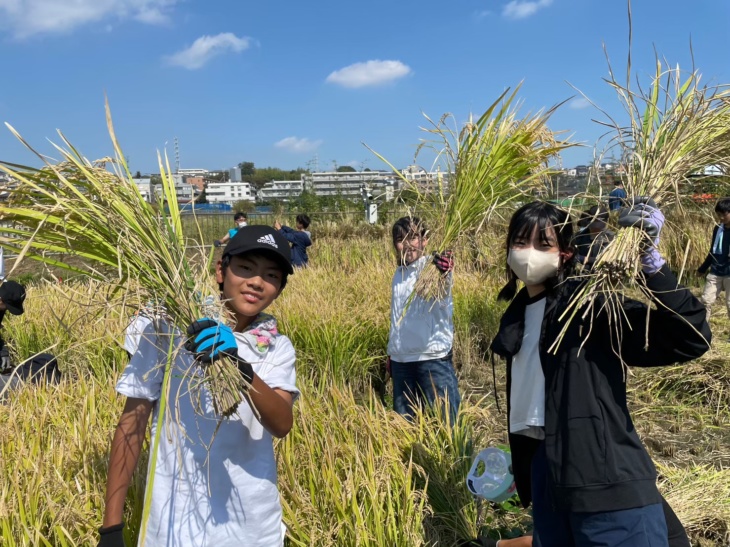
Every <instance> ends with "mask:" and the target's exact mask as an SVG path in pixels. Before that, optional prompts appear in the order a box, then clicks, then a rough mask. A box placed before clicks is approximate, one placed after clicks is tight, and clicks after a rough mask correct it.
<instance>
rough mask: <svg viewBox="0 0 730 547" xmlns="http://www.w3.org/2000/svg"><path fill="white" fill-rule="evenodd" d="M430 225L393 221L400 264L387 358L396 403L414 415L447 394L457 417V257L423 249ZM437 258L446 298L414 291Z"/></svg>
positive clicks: (397, 408) (452, 414)
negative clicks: (454, 294)
mask: <svg viewBox="0 0 730 547" xmlns="http://www.w3.org/2000/svg"><path fill="white" fill-rule="evenodd" d="M427 243H428V238H427V231H426V226H425V225H424V224H423V223H422V222H421V221H420V220H419V219H418V218H415V217H413V218H411V217H404V218H401V219H399V220H398V221H396V223H395V224H394V225H393V246H394V247H395V252H396V256H397V259H398V267H397V269H396V271H395V275H394V276H393V286H392V299H391V304H390V336H389V338H388V359H389V362H390V373H391V376H392V378H393V407H394V410H395V411H396V412H398V413H399V414H401V415H403V416H406V417H409V418H411V417H412V416H413V415H414V412H413V407H412V405H423V403H424V402H426V403H428V404H429V405H433V404H434V403H435V402H436V400H437V399H445V398H448V404H449V408H448V410H449V415H450V417H451V422H452V423H454V421H455V420H456V415H457V412H458V410H459V404H460V402H461V396H460V395H459V386H458V382H457V379H456V373H455V372H454V366H453V364H452V352H451V348H452V345H453V341H454V321H453V315H454V301H453V298H452V296H451V287H452V284H453V279H452V275H453V274H452V270H453V268H454V261H453V258H452V257H451V253H450V252H448V251H447V252H444V253H442V254H436V255H424V251H425V249H426V244H427ZM431 262H433V264H435V266H436V267H437V268H438V269H439V271H440V272H441V275H444V276H446V277H447V282H448V294H447V295H446V296H445V297H444V298H443V299H441V300H424V299H423V298H421V297H419V296H418V295H416V294H415V293H414V291H413V289H414V287H415V285H416V280H417V279H418V276H419V275H420V274H421V272H422V271H423V269H424V268H425V267H427V266H429V264H430V263H431Z"/></svg>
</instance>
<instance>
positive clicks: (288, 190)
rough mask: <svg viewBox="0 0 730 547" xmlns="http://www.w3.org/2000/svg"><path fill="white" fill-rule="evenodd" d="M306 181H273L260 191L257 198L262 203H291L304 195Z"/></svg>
mask: <svg viewBox="0 0 730 547" xmlns="http://www.w3.org/2000/svg"><path fill="white" fill-rule="evenodd" d="M303 191H304V181H303V180H302V179H300V180H272V181H270V182H267V183H266V184H264V185H263V187H261V189H260V190H259V191H258V193H257V195H256V197H257V198H258V199H259V200H260V201H270V200H279V201H291V200H293V199H296V198H298V197H299V196H301V195H302V192H303Z"/></svg>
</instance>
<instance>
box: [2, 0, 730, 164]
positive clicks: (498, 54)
mask: <svg viewBox="0 0 730 547" xmlns="http://www.w3.org/2000/svg"><path fill="white" fill-rule="evenodd" d="M633 4H634V5H633V16H634V46H633V58H634V65H635V68H636V70H637V73H638V74H639V75H640V76H643V77H644V78H643V80H644V81H645V82H646V81H647V79H646V76H647V74H648V72H650V71H651V70H652V67H653V59H654V48H656V50H657V51H658V52H659V53H660V54H661V55H662V56H664V57H666V58H667V60H669V61H670V62H671V63H674V64H676V63H679V64H680V66H682V67H689V66H690V39H691V42H692V47H693V50H694V58H695V64H696V65H697V67H698V68H699V69H700V70H701V71H702V73H703V75H704V79H705V81H708V82H710V81H715V82H730V61H729V59H730V57H729V56H728V51H730V32H728V26H729V25H730V2H728V1H727V0H697V1H695V2H691V3H690V2H686V1H685V2H680V1H679V0H634V2H633ZM626 12H627V9H626V2H625V1H623V0H610V1H607V0H448V1H444V0H440V1H433V0H388V1H386V0H369V1H368V2H348V1H342V0H337V1H334V0H324V1H318V2H302V1H295V0H269V1H264V2H251V1H248V0H208V1H203V0H0V67H2V73H0V121H7V122H9V123H11V124H12V125H13V126H14V127H15V128H16V129H17V130H18V131H19V132H20V133H21V134H22V135H23V136H24V137H25V138H26V139H27V140H28V141H30V142H31V143H32V144H34V145H36V146H38V148H39V149H40V150H41V151H42V152H44V153H48V154H52V153H53V149H52V148H51V147H50V145H49V144H48V142H47V140H46V139H47V138H50V139H51V140H55V141H56V142H58V140H59V139H58V138H57V136H56V133H55V131H56V129H57V128H60V129H62V130H63V132H64V133H65V134H66V136H67V137H68V138H69V139H70V140H71V142H72V143H74V144H75V145H76V146H77V148H79V149H80V150H81V151H83V153H84V154H85V155H86V156H87V157H88V158H89V159H95V158H98V157H102V156H105V155H109V154H110V152H111V146H110V144H109V139H108V136H107V132H106V125H105V119H104V93H105V92H106V93H107V94H108V96H109V100H110V103H111V107H112V113H113V116H114V121H115V127H116V130H117V135H118V137H119V139H120V142H121V144H122V147H123V149H124V151H125V154H126V155H127V156H128V157H129V160H130V164H131V168H132V169H133V170H140V171H142V172H154V171H157V157H156V151H157V150H164V149H165V147H167V149H168V152H169V153H170V155H171V156H172V154H173V140H174V138H175V137H177V138H178V139H179V143H180V155H181V167H184V168H207V169H216V168H227V167H230V166H232V165H235V164H236V163H238V162H240V161H254V162H255V163H256V165H257V166H260V167H263V166H266V165H272V166H278V167H282V168H295V167H297V166H305V165H306V164H307V162H309V161H310V160H312V159H313V158H314V156H315V155H317V156H318V158H319V168H320V169H325V168H332V166H333V165H334V163H335V162H336V163H337V164H338V165H343V164H352V165H354V166H356V167H358V168H360V167H361V166H365V167H369V168H371V169H376V168H382V167H383V165H382V163H381V162H380V161H379V160H378V159H377V158H375V157H374V156H373V155H372V153H371V152H369V151H368V150H367V149H366V148H365V147H364V146H363V145H362V142H365V143H367V144H368V145H370V146H371V147H372V148H374V149H376V150H377V151H379V152H381V153H382V154H383V155H385V156H386V157H387V158H389V159H390V160H391V161H393V162H394V163H395V164H396V165H398V166H405V165H406V164H409V163H411V161H412V159H413V153H414V151H415V147H416V145H417V143H418V141H419V138H421V136H422V134H421V132H420V131H419V129H418V127H419V126H420V125H422V124H423V123H424V118H423V116H422V112H423V113H426V114H428V115H429V116H431V117H433V118H438V117H439V116H440V115H441V114H443V113H444V112H453V113H454V114H455V115H456V117H457V119H458V120H460V121H464V120H465V119H466V117H467V115H468V114H469V112H474V113H475V114H478V113H480V112H482V111H483V110H484V109H485V108H486V107H487V106H488V105H489V104H490V103H491V102H492V101H493V100H494V99H495V98H496V97H497V96H498V95H499V94H500V93H501V92H502V90H503V89H504V88H505V87H508V86H514V85H516V84H517V83H519V82H520V81H521V80H524V84H523V87H522V90H521V93H520V97H521V98H522V99H523V100H524V109H525V111H527V110H536V109H539V108H542V107H549V106H552V105H553V104H555V103H558V102H560V101H563V100H565V99H567V98H569V97H570V96H572V95H575V91H574V90H573V89H571V87H570V86H569V85H568V83H567V82H570V83H571V84H573V85H575V86H576V87H578V88H579V89H581V90H582V91H583V92H584V93H585V94H586V95H588V96H589V97H590V98H591V99H592V100H594V101H595V102H596V103H598V104H599V105H600V106H601V107H603V108H606V109H607V110H608V111H609V112H611V113H615V114H616V115H618V114H620V109H621V107H620V104H619V103H618V101H617V100H616V98H615V94H614V92H613V91H612V90H611V89H610V88H609V87H608V86H607V85H606V84H605V83H604V82H603V81H602V78H603V77H605V76H606V75H607V65H606V61H605V58H604V55H603V51H602V44H603V43H605V44H606V46H607V48H608V51H609V54H610V56H611V60H612V63H613V65H614V68H615V70H616V71H617V72H619V73H620V74H624V73H625V64H626V53H627V46H628V24H627V16H626ZM597 117H600V114H599V113H598V112H597V111H596V110H595V108H593V107H591V106H588V105H587V104H586V103H585V101H584V100H579V99H578V98H576V99H574V100H573V101H572V102H571V103H568V104H566V105H564V106H563V107H562V108H561V109H560V110H559V111H558V112H557V113H556V114H555V115H554V116H553V118H552V120H551V124H550V125H551V127H552V128H553V129H556V130H557V129H564V130H569V131H571V132H573V133H574V135H575V136H574V138H575V139H577V140H579V141H582V142H585V143H586V144H588V145H589V147H588V148H585V149H578V150H571V151H568V152H566V153H565V154H564V157H563V162H564V164H565V165H568V166H569V165H575V164H579V163H586V162H587V161H589V160H590V158H591V156H592V145H593V143H594V142H595V140H596V139H597V137H598V136H599V135H600V134H601V133H602V130H601V128H600V127H599V126H598V125H597V124H596V123H594V122H592V121H591V119H592V118H597ZM56 157H57V154H56ZM0 159H2V160H5V161H15V162H21V163H33V158H32V157H31V156H30V155H29V154H28V153H27V152H25V151H24V150H23V148H22V146H21V145H20V144H19V143H18V142H17V141H16V140H15V139H14V137H13V136H12V135H11V134H10V133H9V131H7V130H6V129H5V128H4V127H2V128H0ZM420 163H424V162H423V161H422V162H420ZM425 166H426V167H428V165H427V164H426V165H425Z"/></svg>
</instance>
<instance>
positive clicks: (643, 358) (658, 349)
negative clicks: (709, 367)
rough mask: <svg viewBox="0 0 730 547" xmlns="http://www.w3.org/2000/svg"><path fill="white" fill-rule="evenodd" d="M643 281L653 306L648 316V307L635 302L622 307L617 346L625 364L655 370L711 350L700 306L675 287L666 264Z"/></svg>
mask: <svg viewBox="0 0 730 547" xmlns="http://www.w3.org/2000/svg"><path fill="white" fill-rule="evenodd" d="M645 280H646V287H647V289H648V290H649V292H650V295H651V297H652V300H654V303H655V305H656V307H655V309H652V310H651V311H650V312H649V313H647V307H646V306H645V305H643V304H640V303H638V302H636V301H627V304H626V305H625V306H624V310H623V317H622V318H621V323H620V326H621V340H620V346H619V347H620V349H621V358H622V359H623V360H624V362H625V363H626V364H627V365H629V366H634V367H658V366H667V365H671V364H674V363H684V362H686V361H691V360H692V359H696V358H697V357H700V356H701V355H703V354H704V353H705V352H706V351H707V350H708V349H709V348H710V342H711V340H712V333H711V332H710V326H709V325H708V324H707V311H706V309H705V307H704V306H703V305H702V303H701V302H700V301H699V300H698V299H697V298H695V296H694V295H693V294H692V293H691V292H690V290H689V289H687V288H686V287H683V286H681V285H679V284H678V282H677V278H676V276H675V275H674V273H673V272H672V270H670V269H669V266H667V265H666V264H665V265H664V266H662V269H661V270H659V271H658V272H657V273H656V274H654V275H651V276H646V277H645ZM647 322H648V324H647ZM647 329H648V344H647Z"/></svg>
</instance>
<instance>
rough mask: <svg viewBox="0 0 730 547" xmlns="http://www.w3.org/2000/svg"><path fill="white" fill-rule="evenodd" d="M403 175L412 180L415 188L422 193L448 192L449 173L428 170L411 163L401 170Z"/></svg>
mask: <svg viewBox="0 0 730 547" xmlns="http://www.w3.org/2000/svg"><path fill="white" fill-rule="evenodd" d="M401 173H402V175H403V177H404V178H405V179H406V180H408V181H409V182H411V183H412V184H413V186H414V189H415V190H417V191H419V192H422V193H430V192H439V193H447V192H448V189H449V174H448V173H444V172H442V171H441V170H440V169H437V170H436V171H426V170H425V169H424V168H423V167H421V166H419V165H409V166H408V167H406V168H405V169H403V170H402V171H401Z"/></svg>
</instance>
